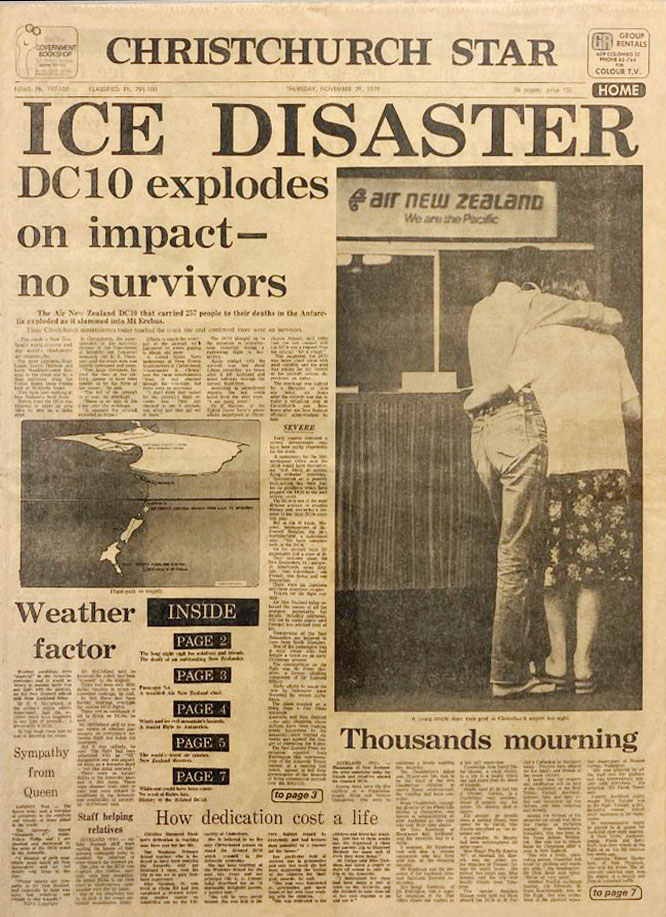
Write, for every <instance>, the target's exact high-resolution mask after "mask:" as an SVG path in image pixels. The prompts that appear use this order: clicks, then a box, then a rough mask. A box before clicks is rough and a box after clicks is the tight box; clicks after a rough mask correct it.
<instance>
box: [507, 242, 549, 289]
mask: <svg viewBox="0 0 666 917" xmlns="http://www.w3.org/2000/svg"><path fill="white" fill-rule="evenodd" d="M547 262H548V256H547V254H546V252H542V251H541V249H539V248H537V247H536V246H534V245H523V246H521V247H520V248H510V249H509V250H508V251H507V252H505V253H504V255H503V257H502V259H501V262H500V280H509V281H510V282H511V283H515V284H517V285H518V286H519V287H522V286H523V284H526V283H534V284H536V285H537V286H539V284H540V283H541V278H542V277H544V276H546V275H547V274H548V264H547Z"/></svg>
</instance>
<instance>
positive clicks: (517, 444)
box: [465, 246, 622, 698]
mask: <svg viewBox="0 0 666 917" xmlns="http://www.w3.org/2000/svg"><path fill="white" fill-rule="evenodd" d="M545 274H546V270H545V265H544V254H543V253H542V252H541V251H539V249H537V248H534V247H531V246H525V247H523V248H517V249H511V250H509V251H508V252H507V257H506V259H505V261H504V263H503V265H502V267H501V277H502V279H501V280H500V282H499V283H498V284H497V286H496V287H495V289H494V290H493V292H492V293H491V294H490V295H489V296H486V297H485V298H484V299H482V300H480V302H478V303H477V304H476V305H475V306H474V309H473V310H472V315H471V317H470V323H469V335H468V347H469V360H470V366H471V370H472V383H473V391H472V393H471V394H470V396H469V397H468V398H467V400H466V401H465V411H466V412H467V413H468V414H469V415H470V416H471V417H472V418H473V423H472V459H473V461H474V466H475V468H476V470H477V472H478V474H479V477H480V478H481V481H482V483H483V485H484V487H485V488H486V490H487V492H488V495H489V497H490V501H491V505H492V509H493V513H494V515H495V519H496V520H497V523H498V525H499V530H500V531H499V542H498V546H497V592H496V596H495V615H494V619H493V636H492V655H491V665H490V685H491V692H492V694H493V696H494V697H507V698H509V697H519V696H521V695H524V694H545V693H550V692H551V691H553V690H554V685H552V684H551V683H546V682H542V681H541V680H540V679H538V678H536V677H534V676H532V675H531V674H530V672H529V663H530V652H529V648H528V643H527V632H528V626H529V603H528V596H529V589H530V586H531V584H532V582H533V579H534V575H535V570H536V564H537V563H538V562H539V550H538V542H539V530H540V528H541V517H542V513H543V509H544V507H543V499H544V485H545V480H546V468H547V465H548V443H547V437H546V426H545V423H544V419H543V416H542V414H541V411H540V410H539V405H538V404H537V401H536V399H535V397H534V394H533V393H532V391H531V390H529V389H526V390H522V391H520V392H514V391H512V390H511V389H510V388H509V384H508V372H509V363H510V360H511V355H512V353H513V350H514V347H515V344H516V341H517V339H518V336H519V335H520V334H522V333H523V332H525V331H526V330H528V329H529V328H534V327H538V326H542V325H548V324H551V325H552V324H555V325H577V326H581V327H584V328H588V329H589V330H594V331H604V332H611V331H613V330H614V329H615V328H617V326H618V325H619V324H620V323H621V321H622V317H621V316H620V314H619V312H617V311H616V310H615V309H608V308H606V307H605V306H603V305H602V304H601V303H597V302H580V301H577V300H569V299H566V298H564V297H551V298H547V297H540V298H539V299H540V300H541V301H542V302H544V303H547V308H542V309H541V311H539V307H538V302H539V300H537V302H536V303H535V305H534V306H533V307H532V308H531V306H532V300H533V299H534V298H535V295H536V293H538V292H539V288H538V285H537V284H538V281H539V278H541V277H543V276H545Z"/></svg>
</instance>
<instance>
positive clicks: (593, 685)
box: [574, 677, 599, 694]
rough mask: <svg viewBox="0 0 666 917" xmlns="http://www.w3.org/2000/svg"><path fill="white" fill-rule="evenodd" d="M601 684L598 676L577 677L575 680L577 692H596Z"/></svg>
mask: <svg viewBox="0 0 666 917" xmlns="http://www.w3.org/2000/svg"><path fill="white" fill-rule="evenodd" d="M598 687H599V685H598V684H597V680H596V678H594V677H592V678H577V679H576V680H575V682H574V691H575V692H576V694H594V692H595V691H596V690H597V688H598Z"/></svg>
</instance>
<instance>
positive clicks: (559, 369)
mask: <svg viewBox="0 0 666 917" xmlns="http://www.w3.org/2000/svg"><path fill="white" fill-rule="evenodd" d="M541 290H542V292H541V294H539V295H541V296H549V295H562V296H569V297H571V298H580V299H589V298H590V293H589V289H588V287H587V284H586V283H585V282H584V281H583V280H581V279H579V278H576V277H573V276H571V275H566V274H564V273H559V274H556V275H555V276H553V277H552V278H548V279H547V280H545V281H544V282H543V283H542V285H541ZM511 376H512V385H513V387H514V388H516V389H517V390H518V389H520V388H524V387H525V386H526V385H529V386H530V387H531V389H532V391H533V392H534V395H535V397H536V399H537V401H538V403H539V406H540V407H541V410H542V412H543V416H544V419H545V422H546V430H547V433H548V478H547V482H546V494H545V535H546V548H545V550H546V563H545V571H544V587H545V588H544V605H545V612H546V623H547V626H548V636H549V639H550V654H549V656H548V657H547V658H546V661H545V672H544V676H543V677H544V678H545V680H546V681H549V682H551V683H552V684H553V685H555V687H556V688H558V689H567V688H569V687H570V686H571V683H572V678H571V673H570V672H569V671H568V659H569V642H570V638H573V640H572V641H571V642H574V641H575V650H574V653H573V684H574V688H575V691H576V693H578V694H591V693H592V692H593V691H594V690H595V689H596V686H597V682H596V679H595V672H594V659H593V655H594V647H595V640H596V636H597V631H598V628H599V621H600V617H601V615H602V612H603V603H604V591H605V587H606V586H607V585H609V584H610V583H614V582H618V581H628V580H630V579H632V554H633V551H632V549H633V534H632V528H631V524H630V516H629V500H628V484H629V466H628V461H627V446H626V439H625V430H624V424H625V423H630V422H634V421H637V420H639V419H640V402H639V398H638V392H637V389H636V386H635V384H634V382H633V379H632V378H631V374H630V372H629V369H628V367H627V362H626V359H625V355H624V349H623V348H622V345H621V344H620V343H619V341H617V340H616V339H615V338H614V337H612V336H610V335H604V334H600V333H597V332H594V331H587V330H585V329H583V328H572V327H565V326H550V327H547V328H533V329H530V328H529V326H528V329H527V330H526V332H525V333H524V335H523V336H522V337H521V339H520V340H519V341H518V343H517V345H516V349H515V351H514V356H513V361H512V372H511ZM574 617H575V636H574V635H573V634H571V635H570V634H569V630H570V627H569V621H570V620H571V619H572V618H574Z"/></svg>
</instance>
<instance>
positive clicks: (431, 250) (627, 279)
mask: <svg viewBox="0 0 666 917" xmlns="http://www.w3.org/2000/svg"><path fill="white" fill-rule="evenodd" d="M642 188H643V185H642V169H641V167H640V166H598V165H595V166H586V167H580V166H556V167H548V166H539V167H523V166H508V167H507V166H501V167H490V166H483V167H481V166H479V167H451V168H349V169H339V170H338V177H337V317H336V354H337V356H336V404H337V409H336V585H335V589H336V592H335V596H336V599H335V627H336V630H335V675H336V682H335V684H336V692H335V693H336V709H337V710H342V711H344V710H348V711H391V710H394V711H465V710H469V711H472V710H479V711H485V710H490V711H492V710H537V711H538V710H577V709H581V710H631V709H640V708H641V706H642V655H643V650H642V601H641V524H642V499H641V494H642V478H641V442H642V441H641V397H640V393H641V388H642V381H641V368H642V364H641V352H642V351H641V349H642V257H643V256H642V207H643V191H642Z"/></svg>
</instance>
